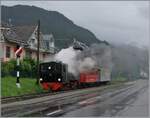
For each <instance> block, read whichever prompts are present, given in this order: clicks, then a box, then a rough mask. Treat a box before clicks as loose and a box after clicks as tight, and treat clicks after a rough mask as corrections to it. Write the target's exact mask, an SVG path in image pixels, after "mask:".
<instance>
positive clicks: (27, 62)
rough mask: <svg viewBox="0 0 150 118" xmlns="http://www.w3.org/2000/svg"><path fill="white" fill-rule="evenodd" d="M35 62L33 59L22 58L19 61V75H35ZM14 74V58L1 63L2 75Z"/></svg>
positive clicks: (32, 76)
mask: <svg viewBox="0 0 150 118" xmlns="http://www.w3.org/2000/svg"><path fill="white" fill-rule="evenodd" d="M36 67H37V64H36V61H35V60H33V59H28V58H24V59H23V60H21V61H20V68H19V69H20V76H21V77H31V78H34V77H36V72H37V69H36ZM4 76H14V77H15V76H16V60H14V59H12V60H10V61H8V62H3V63H2V77H4Z"/></svg>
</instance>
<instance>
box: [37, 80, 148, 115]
mask: <svg viewBox="0 0 150 118" xmlns="http://www.w3.org/2000/svg"><path fill="white" fill-rule="evenodd" d="M128 84H130V83H128ZM148 96H149V92H148V80H138V81H136V82H133V83H132V86H128V87H125V88H122V89H120V90H118V89H117V90H115V89H114V90H113V91H108V92H105V93H104V94H102V93H98V92H96V93H92V94H89V95H88V97H87V98H88V99H82V100H81V101H77V102H76V103H75V102H74V103H69V101H68V104H64V105H62V103H61V105H60V106H57V107H55V108H54V109H53V110H52V109H47V110H45V111H42V112H41V116H60V117H92V116H95V117H97V116H99V117H105V116H108V117H110V116H125V117H132V116H133V117H148V113H149V106H148V104H149V101H148V100H149V99H148ZM80 97H81V98H82V97H85V96H80ZM35 116H39V114H36V115H35Z"/></svg>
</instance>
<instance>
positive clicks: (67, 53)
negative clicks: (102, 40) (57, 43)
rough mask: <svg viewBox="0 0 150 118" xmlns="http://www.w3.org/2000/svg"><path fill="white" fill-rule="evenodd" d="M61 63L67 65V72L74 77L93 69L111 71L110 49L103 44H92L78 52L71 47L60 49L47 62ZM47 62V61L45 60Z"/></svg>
mask: <svg viewBox="0 0 150 118" xmlns="http://www.w3.org/2000/svg"><path fill="white" fill-rule="evenodd" d="M52 60H53V61H61V62H63V63H65V64H67V65H68V71H69V72H70V73H72V74H73V75H74V76H78V74H79V73H80V72H85V71H89V70H91V69H93V68H95V67H102V68H107V69H109V70H111V66H112V63H111V49H110V47H109V46H106V45H104V44H94V45H92V46H91V47H89V49H87V50H84V51H80V50H74V49H73V47H69V48H66V49H62V50H61V51H60V52H58V53H57V54H56V55H55V56H54V57H53V58H51V60H50V59H49V61H52ZM47 61H48V60H47Z"/></svg>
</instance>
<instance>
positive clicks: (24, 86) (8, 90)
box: [1, 77, 44, 97]
mask: <svg viewBox="0 0 150 118" xmlns="http://www.w3.org/2000/svg"><path fill="white" fill-rule="evenodd" d="M35 82H36V80H35V79H31V78H20V84H21V88H17V86H16V78H15V77H4V78H2V79H1V86H2V87H1V88H2V89H1V95H2V97H4V96H18V95H24V94H31V93H40V92H44V90H43V89H42V87H41V86H37V85H36V84H35Z"/></svg>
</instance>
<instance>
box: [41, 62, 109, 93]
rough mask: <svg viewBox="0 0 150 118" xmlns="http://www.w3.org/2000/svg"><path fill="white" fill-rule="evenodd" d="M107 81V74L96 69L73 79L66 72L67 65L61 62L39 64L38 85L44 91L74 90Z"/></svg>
mask: <svg viewBox="0 0 150 118" xmlns="http://www.w3.org/2000/svg"><path fill="white" fill-rule="evenodd" d="M104 75H105V76H104ZM109 81H110V76H109V73H107V74H104V72H102V70H101V69H98V68H95V69H92V70H90V71H88V72H81V73H80V74H79V75H78V77H75V76H73V75H72V74H71V73H69V72H68V65H67V64H64V63H62V62H57V61H52V62H45V63H41V64H40V84H41V85H42V87H43V89H45V90H49V89H50V90H53V91H58V90H61V89H68V88H69V89H70V88H71V89H74V88H79V87H87V86H91V85H99V84H100V83H101V82H103V83H104V82H109Z"/></svg>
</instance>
